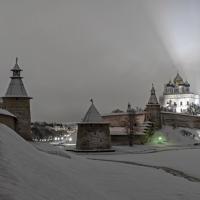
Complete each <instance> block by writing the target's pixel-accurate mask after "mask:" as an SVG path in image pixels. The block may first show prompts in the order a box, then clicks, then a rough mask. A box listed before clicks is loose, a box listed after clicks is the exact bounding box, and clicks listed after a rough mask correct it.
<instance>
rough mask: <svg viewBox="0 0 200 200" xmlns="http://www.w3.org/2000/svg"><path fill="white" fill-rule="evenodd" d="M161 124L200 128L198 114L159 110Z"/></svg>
mask: <svg viewBox="0 0 200 200" xmlns="http://www.w3.org/2000/svg"><path fill="white" fill-rule="evenodd" d="M161 121H162V125H169V126H173V127H188V128H199V129H200V116H193V115H186V114H180V113H170V112H161Z"/></svg>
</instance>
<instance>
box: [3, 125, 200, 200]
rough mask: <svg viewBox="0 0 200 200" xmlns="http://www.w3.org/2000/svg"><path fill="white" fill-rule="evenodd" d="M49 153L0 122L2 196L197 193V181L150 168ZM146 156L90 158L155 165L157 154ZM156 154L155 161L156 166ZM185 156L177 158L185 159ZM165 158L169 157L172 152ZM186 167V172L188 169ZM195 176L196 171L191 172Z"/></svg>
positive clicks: (7, 199)
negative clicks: (37, 147) (135, 161)
mask: <svg viewBox="0 0 200 200" xmlns="http://www.w3.org/2000/svg"><path fill="white" fill-rule="evenodd" d="M43 148H44V147H43ZM50 151H51V147H49V146H48V151H47V152H48V153H46V152H44V151H40V150H38V149H36V148H35V146H33V145H32V144H31V143H27V142H26V141H25V140H23V139H22V138H21V137H20V136H18V135H17V134H16V133H15V132H14V131H13V130H11V129H9V128H8V127H6V126H4V125H0V199H1V200H65V199H66V200H112V199H114V200H121V199H125V200H132V199H142V200H160V199H170V200H177V199H190V200H191V199H192V200H193V199H199V197H200V192H199V182H198V179H197V181H189V180H187V179H185V178H182V177H177V176H173V175H171V174H169V173H166V172H165V171H163V170H157V169H156V168H152V167H151V168H150V167H144V166H143V167H142V166H136V165H130V164H126V163H120V162H119V163H116V162H110V161H109V162H107V161H106V162H105V161H100V160H90V159H88V158H87V157H89V156H88V155H85V156H84V155H82V156H81V155H79V156H77V155H75V154H70V155H69V156H68V153H66V152H64V151H63V154H62V155H60V156H59V155H52V154H50ZM53 151H54V150H53ZM191 151H192V150H191ZM196 151H199V150H196ZM191 153H192V152H190V154H189V155H191ZM197 153H198V152H196V153H195V155H197ZM148 155H149V156H148ZM148 155H134V154H133V155H132V154H130V153H129V155H127V156H126V155H124V154H117V155H115V154H113V155H112V154H109V155H108V156H107V155H106V154H104V155H93V158H95V159H100V158H101V159H102V158H103V159H106V158H109V159H120V160H122V158H124V160H127V159H128V160H135V159H136V160H137V161H138V162H139V161H140V162H146V163H147V162H152V163H151V164H153V163H154V159H153V158H154V156H153V155H155V154H151V155H150V154H148ZM159 155H161V154H159V153H158V155H157V157H156V158H157V159H156V162H155V163H154V165H156V164H157V165H159V158H160V156H159ZM183 155H184V153H183V154H182V157H181V158H184V156H183ZM116 156H117V157H116ZM135 156H136V157H135ZM186 156H187V155H186ZM70 157H71V158H70ZM174 157H175V158H176V156H174ZM167 158H168V159H169V158H170V152H168V154H167ZM167 158H166V159H165V156H163V157H162V162H163V164H167V163H168V162H167V161H168V160H167ZM184 159H187V158H184ZM184 159H183V160H182V161H183V163H184ZM193 161H195V160H194V157H191V158H190V162H193ZM170 163H172V160H171V162H170ZM182 165H183V164H182ZM189 166H190V165H189V164H188V165H187V171H190V167H189ZM188 168H189V169H188ZM182 169H184V167H183V168H182ZM191 169H193V168H191ZM195 169H196V168H195ZM197 172H198V171H197ZM195 175H198V174H196V172H195Z"/></svg>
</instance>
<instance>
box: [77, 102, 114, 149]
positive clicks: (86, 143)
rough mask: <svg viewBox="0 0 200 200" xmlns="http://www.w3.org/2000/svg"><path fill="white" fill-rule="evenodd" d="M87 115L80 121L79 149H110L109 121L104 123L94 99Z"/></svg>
mask: <svg viewBox="0 0 200 200" xmlns="http://www.w3.org/2000/svg"><path fill="white" fill-rule="evenodd" d="M91 102H92V104H91V106H90V108H89V109H88V111H87V113H86V115H85V117H84V118H83V120H82V122H81V123H78V133H77V141H76V149H77V150H86V151H90V150H108V149H110V148H111V138H110V129H109V123H104V122H103V120H102V117H101V115H100V113H99V111H98V110H97V109H96V107H95V105H94V103H93V100H91Z"/></svg>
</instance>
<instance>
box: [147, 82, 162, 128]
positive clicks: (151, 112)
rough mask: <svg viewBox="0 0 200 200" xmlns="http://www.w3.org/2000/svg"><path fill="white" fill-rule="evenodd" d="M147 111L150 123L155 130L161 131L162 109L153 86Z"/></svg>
mask: <svg viewBox="0 0 200 200" xmlns="http://www.w3.org/2000/svg"><path fill="white" fill-rule="evenodd" d="M146 111H147V113H148V118H149V120H150V121H152V122H153V124H154V127H155V129H160V128H161V114H160V112H161V108H160V104H159V103H158V100H157V97H156V93H155V88H154V86H153V84H152V88H151V96H150V98H149V101H148V103H147V105H146Z"/></svg>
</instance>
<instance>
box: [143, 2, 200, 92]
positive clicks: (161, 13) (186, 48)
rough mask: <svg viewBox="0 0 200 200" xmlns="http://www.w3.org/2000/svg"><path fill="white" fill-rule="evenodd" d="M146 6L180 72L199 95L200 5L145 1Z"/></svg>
mask: <svg viewBox="0 0 200 200" xmlns="http://www.w3.org/2000/svg"><path fill="white" fill-rule="evenodd" d="M144 6H146V8H147V12H148V14H149V16H150V18H151V20H152V22H153V23H154V25H155V28H156V29H157V32H158V34H159V35H160V38H161V40H162V41H163V44H164V45H165V47H166V49H167V51H168V53H169V55H170V56H171V58H172V60H173V63H174V66H175V67H176V68H177V71H180V72H181V74H183V75H184V76H185V78H186V79H188V80H190V82H192V86H193V90H195V92H198V93H199V92H200V88H199V85H200V81H199V77H198V74H199V72H200V70H199V65H200V55H199V52H200V13H199V10H200V1H198V0H190V1H188V0H182V1H178V0H168V1H158V0H157V1H148V2H147V1H145V4H144Z"/></svg>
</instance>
